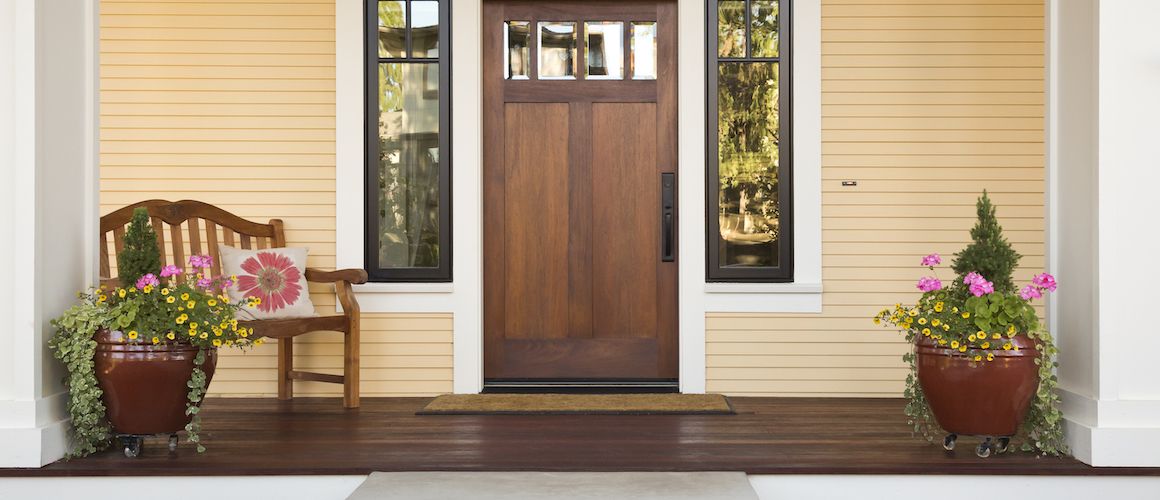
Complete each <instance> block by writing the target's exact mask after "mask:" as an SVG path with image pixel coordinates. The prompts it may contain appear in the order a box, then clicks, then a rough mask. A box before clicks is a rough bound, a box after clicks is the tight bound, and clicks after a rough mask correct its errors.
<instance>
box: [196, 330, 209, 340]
mask: <svg viewBox="0 0 1160 500" xmlns="http://www.w3.org/2000/svg"><path fill="white" fill-rule="evenodd" d="M198 336H199V337H201V338H203V339H208V338H209V334H208V333H205V332H201V335H198Z"/></svg>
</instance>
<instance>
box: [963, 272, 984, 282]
mask: <svg viewBox="0 0 1160 500" xmlns="http://www.w3.org/2000/svg"><path fill="white" fill-rule="evenodd" d="M980 281H987V280H985V279H983V275H981V274H979V273H976V272H974V271H972V272H970V273H968V274H967V275H966V276H965V277H963V284H964V285H973V284H975V283H978V282H980Z"/></svg>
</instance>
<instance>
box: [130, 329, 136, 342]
mask: <svg viewBox="0 0 1160 500" xmlns="http://www.w3.org/2000/svg"><path fill="white" fill-rule="evenodd" d="M129 340H137V330H129Z"/></svg>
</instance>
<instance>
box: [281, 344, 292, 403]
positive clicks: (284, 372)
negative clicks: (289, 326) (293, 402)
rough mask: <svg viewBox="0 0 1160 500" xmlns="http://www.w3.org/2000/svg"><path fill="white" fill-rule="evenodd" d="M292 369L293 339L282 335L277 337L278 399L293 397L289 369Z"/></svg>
mask: <svg viewBox="0 0 1160 500" xmlns="http://www.w3.org/2000/svg"><path fill="white" fill-rule="evenodd" d="M293 369H294V339H292V338H290V337H284V338H280V339H278V399H281V400H287V399H292V398H293V397H294V381H293V380H291V379H290V370H293Z"/></svg>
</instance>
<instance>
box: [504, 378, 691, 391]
mask: <svg viewBox="0 0 1160 500" xmlns="http://www.w3.org/2000/svg"><path fill="white" fill-rule="evenodd" d="M676 392H680V385H679V384H678V383H677V381H676V380H485V381H484V382H483V391H482V393H483V394H519V393H561V394H669V393H676Z"/></svg>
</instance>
